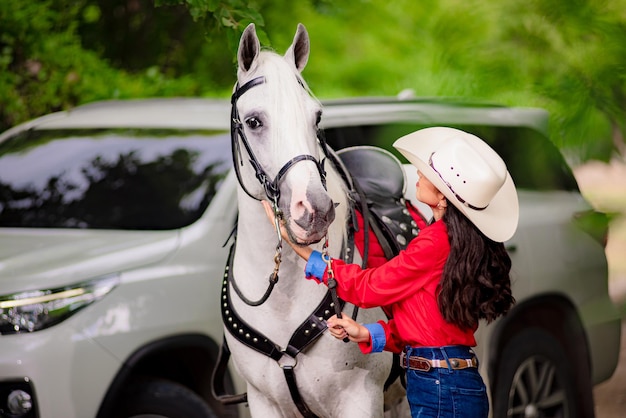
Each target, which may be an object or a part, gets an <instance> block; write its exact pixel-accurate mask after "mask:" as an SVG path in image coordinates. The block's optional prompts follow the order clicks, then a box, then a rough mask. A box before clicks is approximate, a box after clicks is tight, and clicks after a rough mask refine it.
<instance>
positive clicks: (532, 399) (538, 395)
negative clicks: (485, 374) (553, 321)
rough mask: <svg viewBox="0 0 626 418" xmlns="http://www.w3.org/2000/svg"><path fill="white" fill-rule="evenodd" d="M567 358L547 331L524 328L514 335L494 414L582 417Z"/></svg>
mask: <svg viewBox="0 0 626 418" xmlns="http://www.w3.org/2000/svg"><path fill="white" fill-rule="evenodd" d="M567 358H568V357H567V354H566V353H565V350H564V349H563V347H562V345H561V343H560V342H559V341H558V340H557V339H556V338H554V337H553V336H552V335H551V334H549V333H548V332H547V331H544V330H541V329H530V330H524V331H522V332H521V333H520V334H518V335H516V336H515V337H514V338H512V339H511V341H509V342H508V343H507V344H506V346H505V347H504V349H503V351H502V356H501V357H500V359H501V361H500V363H499V365H498V368H497V374H496V381H495V385H494V388H493V391H492V399H493V416H494V417H507V418H530V417H555V418H574V417H578V416H579V415H580V414H579V413H578V406H577V401H576V396H577V395H576V393H577V388H576V384H575V379H574V376H573V375H572V373H571V369H570V367H572V365H570V364H569V363H568V361H567ZM583 367H584V366H583Z"/></svg>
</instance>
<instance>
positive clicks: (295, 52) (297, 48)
mask: <svg viewBox="0 0 626 418" xmlns="http://www.w3.org/2000/svg"><path fill="white" fill-rule="evenodd" d="M310 51H311V43H310V42H309V33H308V32H307V31H306V28H305V27H304V25H303V24H302V23H298V30H296V34H295V36H294V37H293V43H292V44H291V46H290V47H289V49H287V52H286V53H285V58H287V59H290V60H292V61H293V63H294V65H295V67H296V69H297V70H298V71H299V72H302V70H304V67H305V66H306V63H307V61H308V60H309V52H310Z"/></svg>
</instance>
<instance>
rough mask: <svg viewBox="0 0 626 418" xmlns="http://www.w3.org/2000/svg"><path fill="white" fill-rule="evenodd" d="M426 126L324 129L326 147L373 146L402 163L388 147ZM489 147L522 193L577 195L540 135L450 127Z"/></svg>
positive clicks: (570, 178)
mask: <svg viewBox="0 0 626 418" xmlns="http://www.w3.org/2000/svg"><path fill="white" fill-rule="evenodd" d="M428 126H432V125H427V124H415V123H387V124H381V125H361V126H349V127H340V128H330V129H325V130H324V131H325V136H326V140H327V142H328V144H330V146H331V147H333V148H334V149H336V150H339V149H341V148H345V147H349V146H354V145H362V144H368V145H375V146H379V147H382V148H385V149H387V150H389V151H391V152H392V153H393V154H394V155H396V157H398V158H399V159H400V161H402V162H405V163H406V162H407V161H406V159H405V158H404V157H403V156H402V155H401V154H400V153H398V152H397V151H396V150H395V149H394V148H393V146H392V144H393V142H394V141H395V140H396V139H397V138H400V137H401V136H404V135H407V134H409V133H411V132H414V131H416V130H418V129H422V128H426V127H428ZM446 126H450V127H454V128H458V129H461V130H464V131H466V132H470V133H473V134H474V135H477V136H478V137H480V138H482V139H484V140H485V141H486V142H487V143H489V144H490V145H491V146H492V147H493V149H494V150H495V151H496V152H497V153H498V154H499V155H500V156H501V157H502V159H504V161H505V162H506V165H507V168H508V170H509V172H510V173H511V177H513V181H514V182H515V186H516V187H517V188H518V189H525V190H566V191H578V184H577V183H576V180H575V178H574V176H573V175H572V172H571V169H570V168H569V166H568V165H567V163H566V162H565V160H564V158H563V156H562V155H561V153H560V152H559V151H558V149H557V148H556V146H554V144H552V142H550V140H549V139H548V138H547V137H545V136H544V135H543V134H541V133H540V132H538V131H536V130H534V129H531V128H527V127H516V126H482V125H451V124H446Z"/></svg>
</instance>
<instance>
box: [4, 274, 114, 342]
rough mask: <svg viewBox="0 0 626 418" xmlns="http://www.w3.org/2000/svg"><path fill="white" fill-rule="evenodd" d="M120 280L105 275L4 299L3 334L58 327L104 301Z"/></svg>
mask: <svg viewBox="0 0 626 418" xmlns="http://www.w3.org/2000/svg"><path fill="white" fill-rule="evenodd" d="M118 282H119V277H118V276H117V275H114V276H105V277H101V278H98V279H94V280H90V281H87V282H83V283H79V284H76V285H72V286H67V287H61V288H56V289H46V290H31V291H25V292H20V293H15V294H11V295H2V296H0V334H16V333H21V332H35V331H40V330H42V329H45V328H49V327H51V326H53V325H56V324H58V323H60V322H62V321H64V320H66V319H67V318H69V317H70V316H72V315H74V314H75V313H76V312H78V311H80V310H81V309H83V308H85V307H86V306H89V305H90V304H92V303H94V302H96V301H97V300H99V299H101V298H103V297H104V296H105V295H106V294H107V293H109V292H110V291H111V290H113V289H114V288H115V286H117V284H118Z"/></svg>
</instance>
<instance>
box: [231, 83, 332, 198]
mask: <svg viewBox="0 0 626 418" xmlns="http://www.w3.org/2000/svg"><path fill="white" fill-rule="evenodd" d="M298 82H299V83H300V85H303V84H302V82H301V81H300V80H299V79H298ZM263 83H265V77H263V76H260V77H256V78H253V79H252V80H250V81H248V82H247V83H245V84H244V85H243V86H241V87H239V85H237V87H236V88H235V92H234V93H233V95H232V97H231V100H230V103H231V117H230V136H231V149H232V153H233V166H234V168H235V173H236V174H237V181H238V182H239V185H240V186H241V188H242V189H243V190H244V191H245V192H246V194H247V195H248V196H250V197H251V198H253V199H255V200H260V199H259V198H258V197H256V196H254V195H253V194H252V193H250V191H249V190H248V189H247V188H246V186H245V185H244V184H243V179H242V177H241V171H240V166H243V156H242V155H241V148H240V146H239V142H241V143H242V144H243V146H244V147H245V149H246V152H247V153H248V155H249V157H250V159H249V161H250V165H252V168H253V169H254V172H255V176H256V178H257V180H259V182H260V183H261V185H262V186H263V189H264V190H265V195H266V196H267V198H268V199H269V201H270V202H272V203H273V204H274V206H275V208H277V207H278V200H279V199H280V181H281V180H282V178H283V177H285V175H286V174H287V172H288V171H289V170H290V169H291V168H292V167H293V166H294V165H295V164H296V163H299V162H300V161H312V162H314V163H315V167H317V171H318V172H319V174H320V178H321V180H322V185H323V186H324V189H326V171H325V170H324V161H325V158H324V159H322V160H320V161H318V160H317V159H316V158H315V157H313V156H312V155H309V154H303V155H298V156H296V157H294V158H292V159H291V160H289V161H287V163H286V164H285V165H284V166H282V168H281V169H280V170H279V171H278V174H277V175H276V177H274V179H273V180H271V178H270V176H269V175H268V174H267V173H266V172H265V170H264V169H263V167H262V166H261V163H260V162H259V160H258V159H257V158H256V156H255V155H254V152H253V151H252V147H251V146H250V143H249V142H248V138H247V137H246V134H245V132H244V128H243V123H242V121H241V120H240V118H239V110H238V109H237V100H238V99H239V98H240V97H241V96H242V95H243V94H244V93H245V92H247V91H248V90H250V89H251V88H252V87H255V86H258V85H260V84H263ZM318 141H319V142H320V145H321V146H322V150H323V151H324V154H326V142H325V141H324V140H323V136H321V135H319V133H318Z"/></svg>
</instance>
